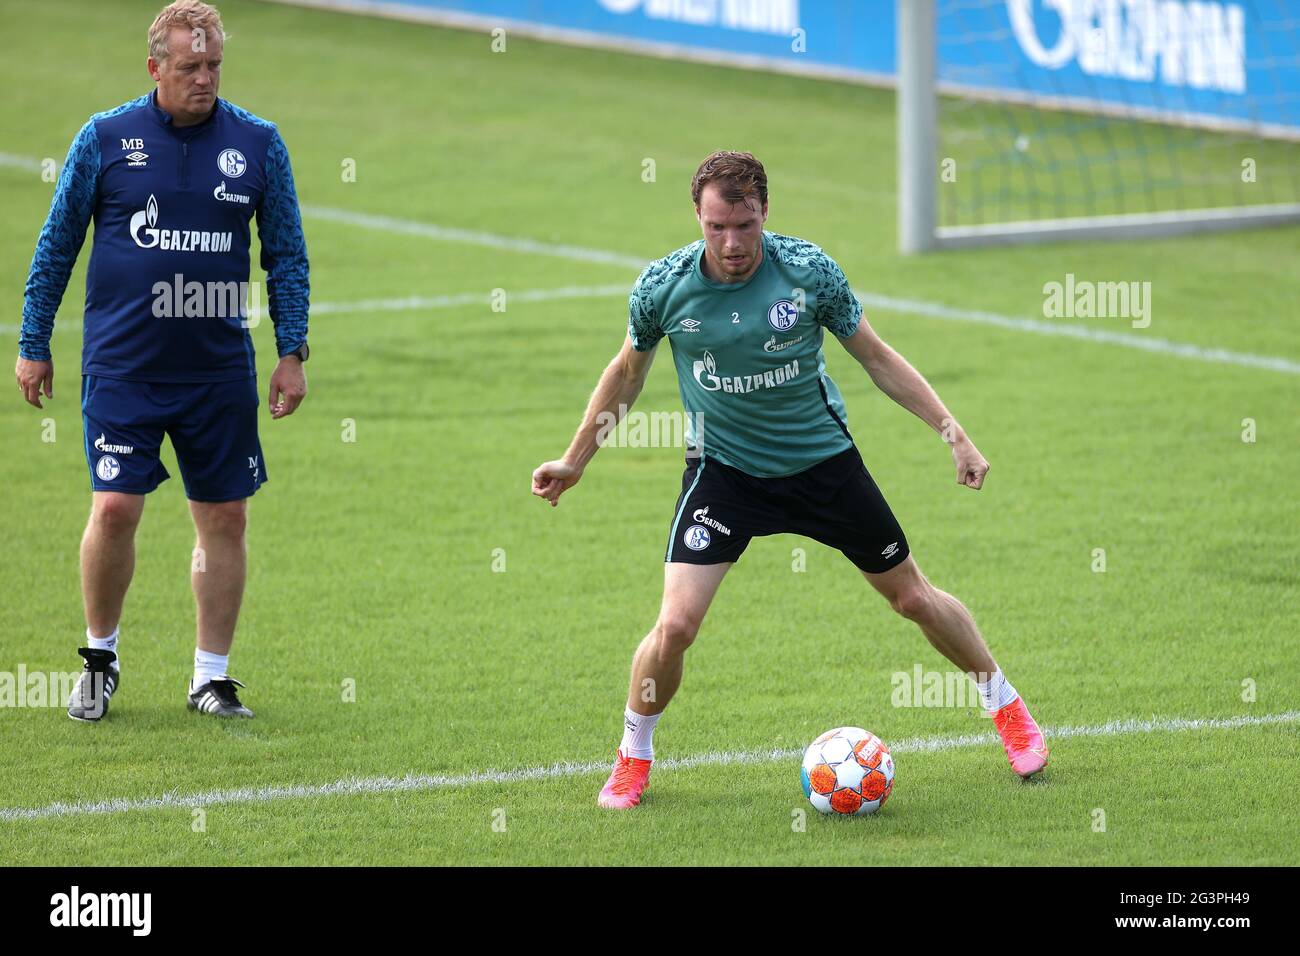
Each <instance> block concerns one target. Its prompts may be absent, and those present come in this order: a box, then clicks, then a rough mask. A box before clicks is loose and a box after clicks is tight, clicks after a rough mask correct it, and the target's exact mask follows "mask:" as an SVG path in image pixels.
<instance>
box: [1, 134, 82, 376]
mask: <svg viewBox="0 0 1300 956" xmlns="http://www.w3.org/2000/svg"><path fill="white" fill-rule="evenodd" d="M98 191H99V136H98V135H97V134H96V133H95V123H94V121H93V120H91V121H90V122H88V123H86V125H85V126H83V127H81V131H80V132H78V133H77V136H76V139H74V140H73V141H72V147H71V148H70V149H69V150H68V158H67V159H66V160H64V162H63V170H62V171H61V172H60V173H59V181H58V182H57V183H56V184H55V186H54V199H53V200H52V201H51V202H50V214H49V215H48V216H47V217H46V218H45V225H44V226H43V227H42V228H41V234H40V237H39V238H38V239H37V240H36V254H35V255H33V256H32V267H31V270H30V271H29V272H28V273H27V289H26V292H25V294H24V296H23V325H22V330H21V331H20V332H19V334H18V354H19V355H20V356H22V357H23V358H25V359H30V360H32V361H34V362H48V361H50V335H51V334H52V333H53V332H54V316H55V314H56V313H57V312H58V311H59V303H60V302H62V301H63V293H64V291H65V290H66V289H67V288H68V278H69V276H71V275H72V268H73V266H75V265H76V264H77V255H78V254H79V253H80V252H81V245H82V243H84V242H85V241H86V227H87V226H89V225H90V218H91V216H92V215H93V214H94V212H95V197H96V194H97V193H98Z"/></svg>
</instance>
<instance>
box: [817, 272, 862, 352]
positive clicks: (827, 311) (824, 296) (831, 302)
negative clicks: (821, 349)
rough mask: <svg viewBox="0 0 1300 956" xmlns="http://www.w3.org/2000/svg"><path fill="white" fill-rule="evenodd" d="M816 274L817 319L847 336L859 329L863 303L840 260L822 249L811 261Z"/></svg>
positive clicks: (840, 334) (833, 332)
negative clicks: (850, 283) (852, 286)
mask: <svg viewBox="0 0 1300 956" xmlns="http://www.w3.org/2000/svg"><path fill="white" fill-rule="evenodd" d="M812 268H813V274H814V276H815V277H816V279H815V282H816V286H815V289H816V296H817V322H818V324H819V325H823V326H825V327H826V328H827V329H829V330H830V331H831V333H832V334H834V335H835V336H837V337H839V338H841V339H846V338H848V337H849V336H850V335H852V334H853V333H854V332H856V331H857V330H858V324H859V323H860V322H861V321H862V303H861V302H859V301H858V299H857V296H855V295H854V294H853V290H852V289H851V288H850V287H849V280H848V279H847V278H846V277H845V275H844V270H842V269H841V268H840V267H839V264H838V263H837V262H836V261H835V260H834V259H832V258H831V257H830V256H828V255H826V254H825V253H821V254H820V255H818V256H817V257H816V258H815V259H814V260H813V263H812Z"/></svg>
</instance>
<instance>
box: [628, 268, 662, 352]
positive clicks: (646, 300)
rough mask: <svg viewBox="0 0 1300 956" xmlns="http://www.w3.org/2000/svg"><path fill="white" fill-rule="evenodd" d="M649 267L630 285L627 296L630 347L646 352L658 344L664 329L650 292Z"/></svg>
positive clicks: (651, 285)
mask: <svg viewBox="0 0 1300 956" xmlns="http://www.w3.org/2000/svg"><path fill="white" fill-rule="evenodd" d="M651 271H652V270H651V269H646V271H645V272H643V273H641V276H640V278H638V279H637V280H636V285H634V286H633V287H632V294H631V295H630V296H628V303H627V306H628V316H627V334H628V335H629V336H631V338H632V348H634V349H636V350H637V351H638V352H648V351H650V349H652V348H654V347H655V346H656V345H658V344H659V340H660V339H661V338H663V337H664V330H663V328H662V327H661V326H660V324H659V310H658V308H656V306H655V300H654V296H653V295H652V294H651V290H652V289H653V287H654V286H653V283H652V282H651V281H650V279H651Z"/></svg>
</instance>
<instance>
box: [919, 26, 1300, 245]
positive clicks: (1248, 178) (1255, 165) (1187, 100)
mask: <svg viewBox="0 0 1300 956" xmlns="http://www.w3.org/2000/svg"><path fill="white" fill-rule="evenodd" d="M897 29H898V111H899V239H900V245H901V247H902V249H903V251H904V252H919V251H924V250H927V249H943V248H954V247H962V246H971V245H987V244H1004V243H1020V242H1036V241H1049V240H1065V239H1125V238H1128V239H1131V238H1139V237H1144V236H1168V235H1179V234H1185V233H1191V232H1199V231H1208V230H1221V229H1237V228H1246V227H1258V226H1266V225H1277V224H1283V223H1294V222H1300V2H1296V0H1237V2H1209V0H899V3H898V24H897Z"/></svg>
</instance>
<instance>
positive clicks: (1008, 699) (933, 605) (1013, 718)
mask: <svg viewBox="0 0 1300 956" xmlns="http://www.w3.org/2000/svg"><path fill="white" fill-rule="evenodd" d="M863 576H864V577H865V578H866V579H867V580H868V581H869V582H871V586H872V587H874V588H875V589H876V590H877V591H879V592H880V593H881V594H883V595H884V596H885V598H886V599H887V600H888V601H889V605H890V607H892V608H893V609H894V610H895V611H897V612H898V613H899V614H901V615H903V617H905V618H907V619H908V620H910V621H915V622H916V624H917V625H918V626H919V627H920V628H921V632H922V633H923V634H925V637H926V640H928V641H929V642H930V643H931V644H932V645H934V649H935V650H937V651H938V652H939V653H940V654H942V655H943V656H944V657H946V658H948V660H950V661H952V663H954V664H956V665H957V666H958V667H960V668H961V669H962V670H963V671H965V672H966V673H967V674H970V675H971V676H972V677H973V678H974V680H975V686H976V689H977V690H978V691H979V695H980V703H981V704H982V705H983V707H984V710H985V711H986V712H988V713H989V714H990V715H991V716H992V717H993V723H994V726H996V727H997V731H998V734H999V735H1000V736H1001V737H1002V746H1003V749H1005V750H1006V753H1007V759H1008V760H1009V761H1010V762H1011V769H1012V770H1014V771H1015V772H1016V773H1017V774H1019V775H1020V776H1021V777H1030V776H1032V775H1033V774H1035V773H1038V771H1040V770H1042V769H1043V767H1044V766H1046V765H1047V756H1048V751H1047V744H1046V743H1045V742H1044V740H1043V734H1042V731H1040V730H1039V728H1038V724H1037V723H1036V722H1035V721H1034V718H1033V717H1031V716H1030V714H1029V710H1028V708H1026V707H1025V702H1024V701H1023V700H1021V699H1020V695H1019V694H1018V693H1016V689H1015V688H1014V687H1012V686H1011V684H1010V683H1008V681H1007V679H1006V677H1004V676H1003V674H1002V671H1001V670H1000V669H999V668H998V665H997V662H996V661H994V660H993V655H992V654H990V653H989V648H988V645H987V644H986V643H984V638H983V637H982V636H981V635H980V632H979V628H977V627H976V626H975V619H974V618H973V617H971V613H970V611H968V610H967V609H966V605H964V604H962V603H961V601H958V600H957V599H956V598H955V597H953V596H952V595H951V594H947V593H946V592H944V591H940V590H939V589H938V588H936V587H935V586H934V585H933V584H931V583H930V582H929V581H927V580H926V578H925V575H924V574H922V573H921V569H920V568H918V567H917V566H916V562H915V561H914V560H912V557H911V555H909V556H908V558H907V560H906V561H904V562H903V563H902V564H900V565H898V566H897V567H895V568H890V569H889V570H888V571H886V572H884V573H883V574H867V573H866V572H863Z"/></svg>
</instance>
